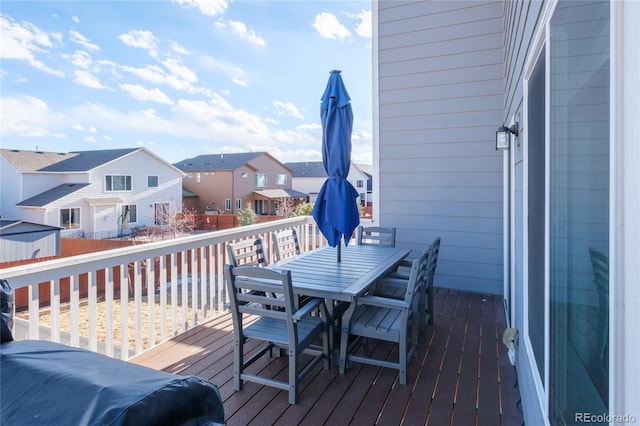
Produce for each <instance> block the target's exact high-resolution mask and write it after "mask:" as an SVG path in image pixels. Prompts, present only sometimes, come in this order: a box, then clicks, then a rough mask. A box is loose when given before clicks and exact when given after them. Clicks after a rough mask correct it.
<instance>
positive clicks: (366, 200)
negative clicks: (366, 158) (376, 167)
mask: <svg viewBox="0 0 640 426" xmlns="http://www.w3.org/2000/svg"><path fill="white" fill-rule="evenodd" d="M355 166H356V167H357V168H359V169H360V171H361V172H362V173H364V175H365V176H366V177H367V182H366V184H365V189H366V192H364V193H363V191H362V189H358V192H360V199H361V200H363V204H364V205H365V206H371V205H372V204H373V198H372V193H373V164H356V165H355Z"/></svg>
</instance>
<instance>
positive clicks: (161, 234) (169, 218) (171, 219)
mask: <svg viewBox="0 0 640 426" xmlns="http://www.w3.org/2000/svg"><path fill="white" fill-rule="evenodd" d="M164 206H165V207H163V208H159V209H156V212H155V218H154V219H155V223H156V226H154V232H153V235H154V237H155V238H160V239H163V240H164V239H166V238H167V237H169V238H176V237H178V236H179V235H182V234H191V233H192V232H193V231H194V230H195V229H196V218H197V214H196V211H195V209H193V208H189V207H186V206H182V207H181V208H178V207H173V208H170V207H168V203H167V204H165V205H164Z"/></svg>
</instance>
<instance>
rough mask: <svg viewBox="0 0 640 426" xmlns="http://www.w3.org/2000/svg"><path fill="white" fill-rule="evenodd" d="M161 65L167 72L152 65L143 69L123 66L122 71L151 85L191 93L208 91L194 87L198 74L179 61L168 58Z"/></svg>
mask: <svg viewBox="0 0 640 426" xmlns="http://www.w3.org/2000/svg"><path fill="white" fill-rule="evenodd" d="M160 63H161V65H162V66H164V68H166V70H165V69H163V68H162V67H161V66H158V65H151V64H147V65H145V66H144V67H142V68H136V67H130V66H122V67H121V69H122V70H124V71H127V72H130V73H132V74H134V75H136V76H138V77H139V78H142V79H143V80H146V81H148V82H150V83H154V84H166V85H169V86H171V87H173V88H174V89H177V90H185V91H188V92H190V93H193V92H198V91H204V92H206V89H197V88H195V87H194V86H193V83H196V82H197V81H198V76H197V74H196V73H195V72H194V71H192V70H191V69H189V68H188V67H186V66H185V65H183V64H182V62H181V61H180V60H179V59H175V58H168V59H165V60H164V61H161V62H160Z"/></svg>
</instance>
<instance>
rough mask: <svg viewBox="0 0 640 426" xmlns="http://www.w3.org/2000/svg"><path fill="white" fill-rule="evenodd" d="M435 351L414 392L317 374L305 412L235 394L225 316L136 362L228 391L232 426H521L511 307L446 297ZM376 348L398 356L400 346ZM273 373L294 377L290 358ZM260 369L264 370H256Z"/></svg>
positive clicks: (351, 374) (253, 392)
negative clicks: (509, 346) (510, 349)
mask: <svg viewBox="0 0 640 426" xmlns="http://www.w3.org/2000/svg"><path fill="white" fill-rule="evenodd" d="M434 306H435V320H434V324H433V325H432V326H430V327H429V329H428V337H427V343H423V344H421V346H420V354H419V357H418V359H412V360H411V362H410V365H409V371H408V384H407V385H406V386H402V385H400V384H399V383H398V374H397V371H395V370H392V369H385V368H380V367H374V366H368V365H366V366H365V365H361V364H353V365H352V367H351V368H349V369H347V372H346V374H344V375H340V374H338V371H337V370H338V369H337V368H332V369H331V370H329V371H328V370H323V369H322V367H321V366H319V367H317V368H316V370H314V371H313V372H312V373H311V374H310V376H309V377H307V378H305V379H304V380H303V381H302V383H301V392H300V394H299V400H298V403H297V404H295V405H289V404H288V403H287V393H286V392H284V391H280V390H277V389H274V388H270V387H265V386H260V385H257V384H255V383H248V384H246V385H245V387H244V388H243V390H242V391H240V392H235V391H234V390H233V386H232V376H233V360H232V353H233V334H232V328H233V325H232V320H231V316H230V315H222V316H220V317H217V318H214V319H212V320H210V321H208V322H206V323H203V324H202V325H199V326H197V327H196V328H193V329H191V330H189V331H187V332H186V333H183V334H181V335H179V336H177V337H175V338H174V339H171V340H169V341H167V342H165V343H162V344H160V345H158V346H156V347H154V348H152V349H150V350H149V351H146V352H143V353H141V354H139V355H137V356H136V357H134V358H132V359H130V361H131V362H135V363H138V364H141V365H146V366H149V367H152V368H155V369H159V370H165V371H168V372H172V373H176V374H181V375H191V374H193V375H198V376H201V377H203V378H205V379H208V380H210V381H212V382H213V383H215V384H216V385H218V387H219V389H220V393H221V395H222V399H223V401H224V407H225V413H226V416H227V423H228V425H249V424H282V425H290V424H309V425H315V424H335V425H348V424H353V425H363V424H365V425H366V424H382V425H390V424H408V425H417V424H431V425H438V426H440V425H464V426H467V425H521V424H523V419H522V413H521V411H520V404H519V400H520V394H519V392H518V387H517V379H516V372H515V369H514V367H513V366H511V364H510V363H509V361H508V358H507V351H506V348H505V347H504V345H503V344H502V339H501V336H502V331H503V330H504V328H505V318H504V310H503V305H502V298H501V297H498V296H493V295H483V294H478V293H468V292H460V291H455V290H446V289H437V290H436V294H435V303H434ZM375 344H376V343H375V342H374V341H371V342H370V346H369V348H368V349H371V350H375V351H376V352H378V354H383V355H385V354H389V355H391V356H395V355H396V354H395V353H393V350H394V345H391V344H387V343H380V344H377V345H376V346H374V345H375ZM256 364H258V365H257V366H256V367H257V368H263V369H264V371H263V374H264V373H265V372H268V374H273V376H276V375H282V374H285V375H286V371H287V370H286V365H287V364H286V358H283V359H275V360H273V359H272V360H267V359H265V358H264V357H263V358H262V359H261V360H260V361H258V362H257V363H256ZM253 368H255V367H253Z"/></svg>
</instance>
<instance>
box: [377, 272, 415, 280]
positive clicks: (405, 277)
mask: <svg viewBox="0 0 640 426" xmlns="http://www.w3.org/2000/svg"><path fill="white" fill-rule="evenodd" d="M385 278H396V279H399V280H409V274H403V273H402V272H398V271H396V272H390V273H388V274H387V275H385V276H384V277H383V278H382V279H385Z"/></svg>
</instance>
